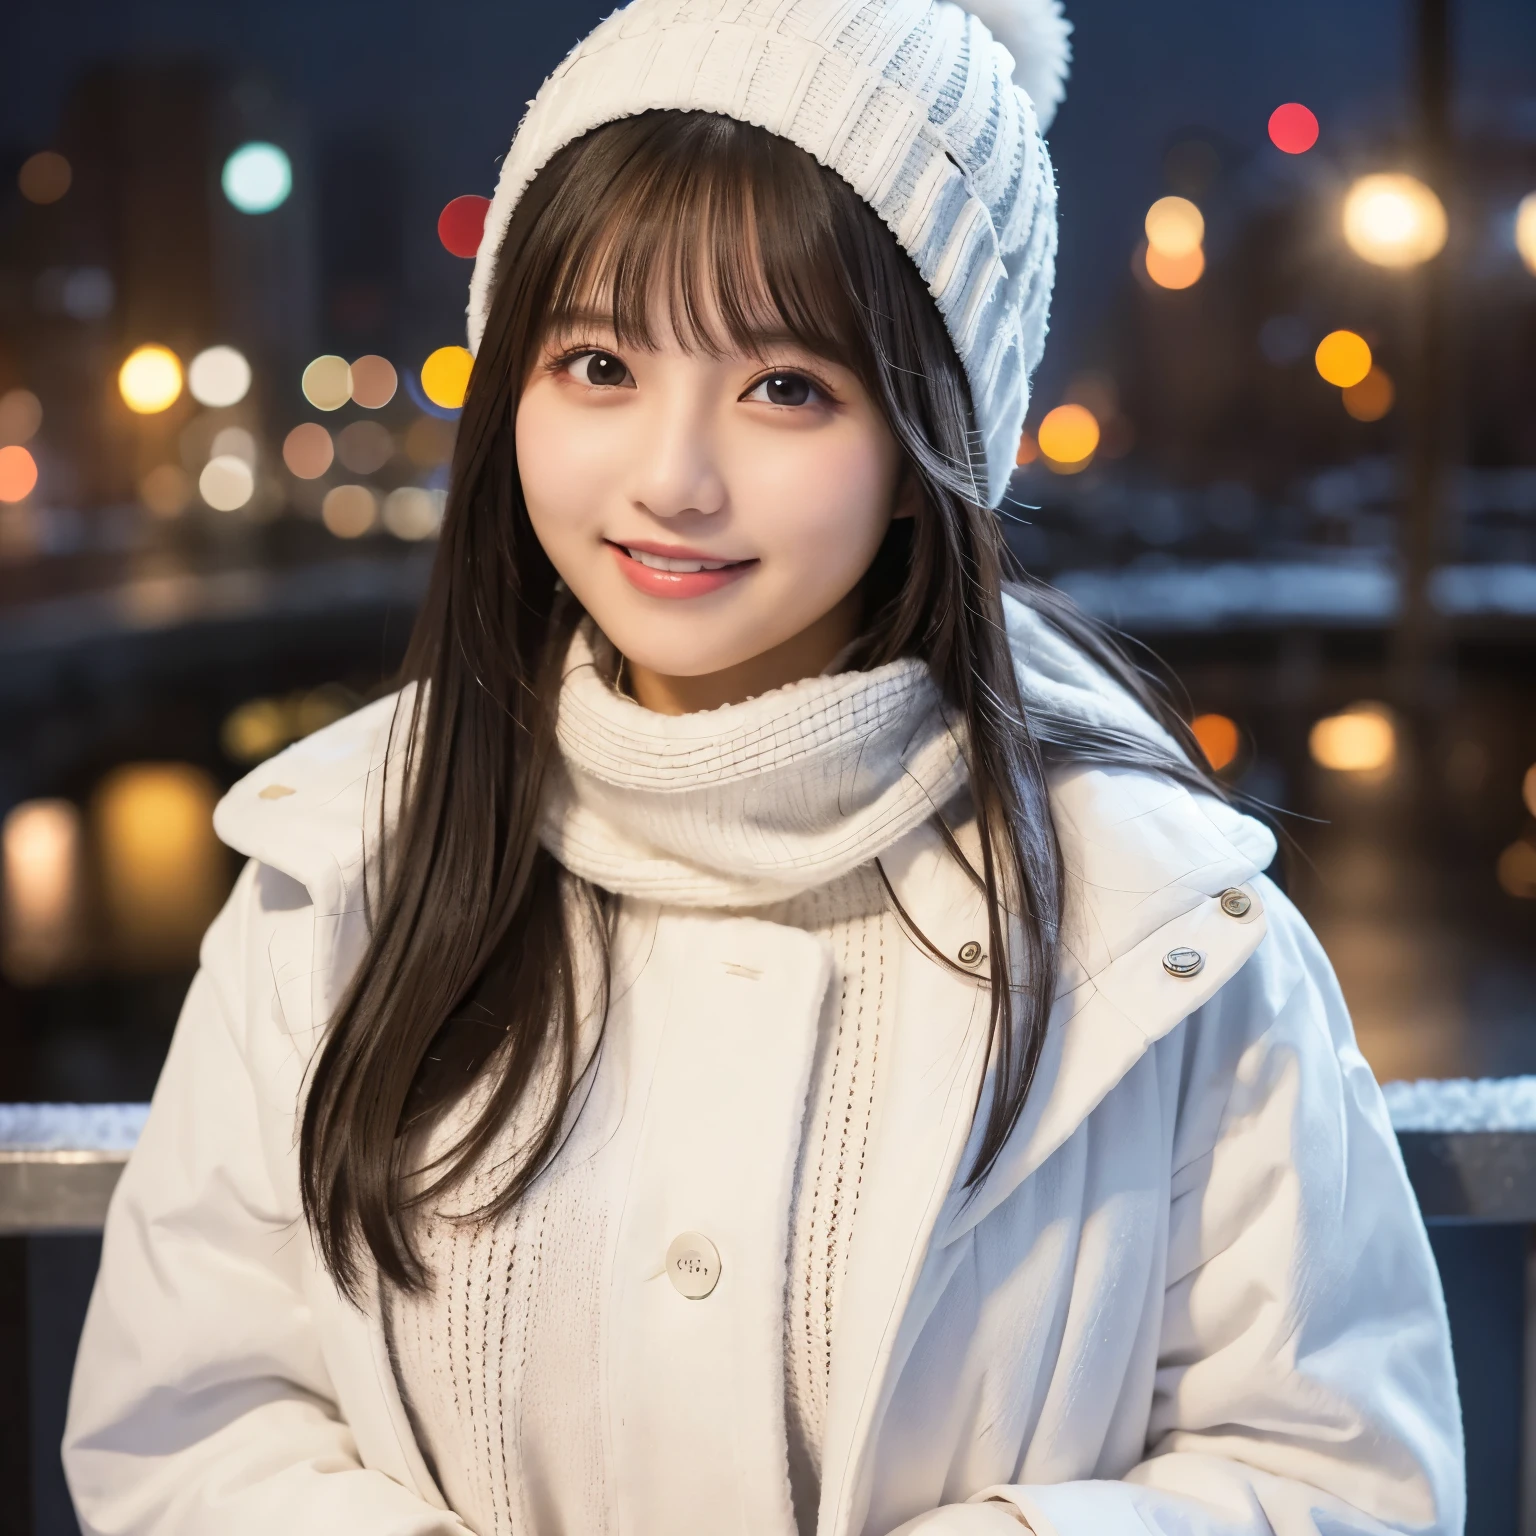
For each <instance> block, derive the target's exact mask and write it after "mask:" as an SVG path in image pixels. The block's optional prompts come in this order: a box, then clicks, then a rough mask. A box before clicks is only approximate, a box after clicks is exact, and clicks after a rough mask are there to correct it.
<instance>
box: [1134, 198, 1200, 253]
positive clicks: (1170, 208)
mask: <svg viewBox="0 0 1536 1536" xmlns="http://www.w3.org/2000/svg"><path fill="white" fill-rule="evenodd" d="M1146 231H1147V244H1148V246H1150V247H1151V249H1153V250H1154V251H1158V252H1160V253H1161V254H1162V255H1164V256H1188V255H1189V253H1190V252H1191V251H1198V250H1199V249H1200V245H1201V242H1202V241H1204V239H1205V215H1204V214H1202V213H1201V212H1200V210H1199V209H1198V208H1197V207H1195V205H1194V204H1193V203H1192V202H1190V200H1189V199H1188V198H1187V197H1160V198H1158V200H1157V201H1156V202H1155V203H1153V204H1152V206H1151V207H1150V208H1149V209H1147V217H1146Z"/></svg>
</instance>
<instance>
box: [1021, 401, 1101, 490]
mask: <svg viewBox="0 0 1536 1536" xmlns="http://www.w3.org/2000/svg"><path fill="white" fill-rule="evenodd" d="M1036 440H1037V441H1038V442H1039V444H1040V452H1041V454H1042V455H1043V456H1044V457H1045V460H1046V463H1047V465H1048V466H1049V467H1050V468H1052V469H1056V470H1058V471H1065V472H1067V473H1069V474H1070V473H1075V472H1076V471H1077V470H1079V469H1084V468H1086V467H1087V465H1088V463H1089V461H1090V460H1091V459H1092V458H1093V451H1094V449H1095V448H1097V447H1098V446H1099V423H1098V421H1097V420H1096V419H1095V417H1094V414H1093V412H1092V411H1090V410H1089V409H1088V407H1087V406H1085V405H1076V404H1068V405H1058V406H1057V407H1056V409H1055V410H1053V411H1048V412H1046V415H1045V419H1044V420H1043V421H1042V422H1041V423H1040V430H1039V432H1038V433H1037V435H1036Z"/></svg>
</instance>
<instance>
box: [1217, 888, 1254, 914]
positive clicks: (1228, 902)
mask: <svg viewBox="0 0 1536 1536" xmlns="http://www.w3.org/2000/svg"><path fill="white" fill-rule="evenodd" d="M1252 907H1253V897H1251V896H1250V895H1249V894H1248V893H1247V891H1240V890H1238V888H1237V887H1236V886H1235V885H1234V886H1231V887H1229V888H1228V889H1227V890H1225V891H1223V892H1222V893H1221V910H1222V911H1223V912H1225V913H1226V914H1227V916H1228V917H1247V915H1248V913H1249V912H1250V911H1251V910H1252Z"/></svg>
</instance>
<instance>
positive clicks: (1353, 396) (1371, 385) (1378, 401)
mask: <svg viewBox="0 0 1536 1536" xmlns="http://www.w3.org/2000/svg"><path fill="white" fill-rule="evenodd" d="M1343 398H1344V409H1345V410H1346V411H1348V412H1349V414H1350V415H1351V416H1353V417H1354V418H1355V420H1356V421H1380V420H1381V418H1382V417H1383V416H1385V415H1386V414H1387V412H1388V411H1390V410H1391V409H1392V403H1393V401H1394V400H1396V399H1397V389H1396V387H1395V386H1394V385H1393V383H1392V378H1391V375H1389V374H1388V373H1387V372H1386V370H1385V369H1382V368H1378V367H1376V366H1375V365H1374V364H1373V365H1372V367H1371V371H1370V372H1369V373H1368V374H1366V376H1365V377H1364V378H1363V379H1361V380H1360V382H1359V383H1358V384H1351V385H1350V386H1349V387H1348V388H1347V389H1345V390H1344V391H1343Z"/></svg>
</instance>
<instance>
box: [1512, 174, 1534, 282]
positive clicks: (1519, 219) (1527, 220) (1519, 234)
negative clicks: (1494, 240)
mask: <svg viewBox="0 0 1536 1536" xmlns="http://www.w3.org/2000/svg"><path fill="white" fill-rule="evenodd" d="M1515 249H1516V250H1517V251H1519V252H1520V260H1521V261H1523V262H1524V263H1525V270H1526V271H1527V272H1529V273H1530V274H1531V276H1532V277H1536V192H1527V193H1526V194H1525V196H1524V197H1522V198H1521V199H1520V206H1519V208H1517V209H1516V210H1515Z"/></svg>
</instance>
